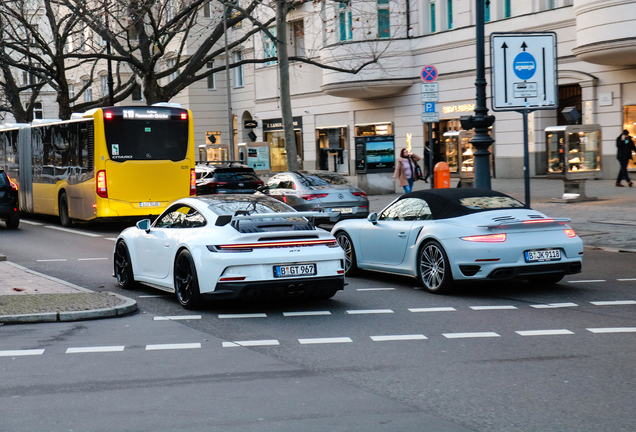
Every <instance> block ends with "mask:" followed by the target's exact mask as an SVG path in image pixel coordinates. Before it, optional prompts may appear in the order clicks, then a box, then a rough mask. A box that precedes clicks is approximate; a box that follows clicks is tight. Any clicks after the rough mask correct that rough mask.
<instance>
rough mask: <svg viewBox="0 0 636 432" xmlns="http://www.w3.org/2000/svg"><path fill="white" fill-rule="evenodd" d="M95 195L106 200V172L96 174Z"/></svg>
mask: <svg viewBox="0 0 636 432" xmlns="http://www.w3.org/2000/svg"><path fill="white" fill-rule="evenodd" d="M97 195H98V196H100V197H102V198H108V188H107V187H106V171H104V170H101V171H99V172H98V173H97Z"/></svg>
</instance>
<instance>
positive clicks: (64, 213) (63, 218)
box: [58, 192, 73, 227]
mask: <svg viewBox="0 0 636 432" xmlns="http://www.w3.org/2000/svg"><path fill="white" fill-rule="evenodd" d="M58 208H59V209H60V223H61V224H62V226H63V227H70V226H71V225H73V222H72V221H71V217H70V216H69V214H68V199H67V198H66V192H62V195H60V202H59V207H58Z"/></svg>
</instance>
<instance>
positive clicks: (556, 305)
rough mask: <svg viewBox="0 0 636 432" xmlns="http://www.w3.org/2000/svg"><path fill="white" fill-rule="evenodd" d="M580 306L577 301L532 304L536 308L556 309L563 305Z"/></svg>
mask: <svg viewBox="0 0 636 432" xmlns="http://www.w3.org/2000/svg"><path fill="white" fill-rule="evenodd" d="M575 306H578V305H577V304H576V303H550V304H542V305H541V304H540V305H530V307H533V308H535V309H556V308H563V307H575Z"/></svg>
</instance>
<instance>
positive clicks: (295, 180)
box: [262, 171, 369, 220]
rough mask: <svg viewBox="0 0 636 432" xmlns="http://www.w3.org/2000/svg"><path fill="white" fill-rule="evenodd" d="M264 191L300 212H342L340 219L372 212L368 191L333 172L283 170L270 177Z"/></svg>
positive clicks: (365, 215)
mask: <svg viewBox="0 0 636 432" xmlns="http://www.w3.org/2000/svg"><path fill="white" fill-rule="evenodd" d="M262 191H263V193H265V194H267V195H269V196H271V197H274V198H276V199H278V200H280V201H283V202H284V203H285V204H288V205H290V206H291V207H293V208H295V209H296V210H298V211H305V210H311V209H322V210H323V211H327V212H339V213H340V216H339V218H338V220H340V219H350V218H365V217H367V216H368V215H369V199H368V197H367V194H366V193H365V192H364V191H363V190H362V189H359V188H357V187H356V186H354V185H352V184H351V183H350V182H349V181H348V180H347V179H346V178H345V177H343V176H341V175H340V174H337V173H334V172H329V171H299V172H283V173H280V174H276V175H275V176H273V177H272V178H271V179H269V180H268V181H267V184H266V185H265V188H263V189H262Z"/></svg>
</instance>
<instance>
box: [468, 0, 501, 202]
mask: <svg viewBox="0 0 636 432" xmlns="http://www.w3.org/2000/svg"><path fill="white" fill-rule="evenodd" d="M475 2H476V10H475V15H476V20H477V22H476V25H475V32H476V38H475V39H476V43H477V46H476V57H477V66H476V76H477V79H476V81H475V87H477V100H476V105H475V115H474V116H462V117H461V124H462V129H465V130H469V129H473V128H474V129H475V135H474V136H473V139H472V140H470V143H471V144H472V145H473V146H474V147H475V153H474V157H475V181H474V184H473V185H474V187H476V188H482V189H491V185H490V151H488V147H490V145H491V144H492V143H493V142H494V141H493V139H492V138H491V137H490V135H489V134H488V128H489V127H490V126H492V125H493V123H495V117H494V116H489V115H488V108H487V107H486V67H485V60H486V53H485V50H484V43H485V37H484V3H488V4H490V1H489V0H486V1H484V0H475Z"/></svg>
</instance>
